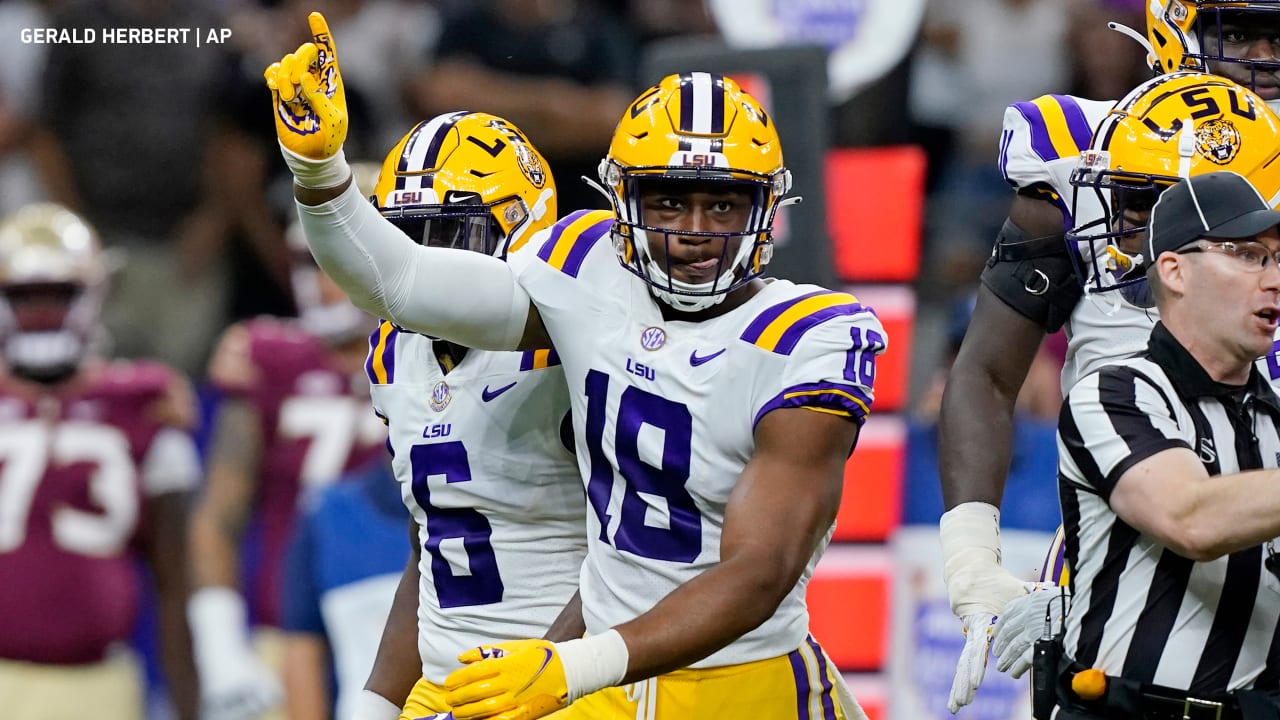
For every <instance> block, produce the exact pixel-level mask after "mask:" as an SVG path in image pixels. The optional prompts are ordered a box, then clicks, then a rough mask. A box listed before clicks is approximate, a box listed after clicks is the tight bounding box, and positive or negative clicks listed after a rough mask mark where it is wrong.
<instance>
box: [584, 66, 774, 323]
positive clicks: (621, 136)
mask: <svg viewBox="0 0 1280 720" xmlns="http://www.w3.org/2000/svg"><path fill="white" fill-rule="evenodd" d="M599 174H600V181H601V182H602V183H603V185H604V189H605V194H606V195H608V197H609V200H610V202H611V203H612V204H613V210H614V214H615V215H616V218H617V219H616V221H615V223H614V228H613V242H614V249H615V250H616V251H617V253H618V259H619V260H620V261H621V262H622V264H623V266H624V267H626V268H627V269H628V270H630V271H631V272H633V273H635V274H636V275H638V276H640V277H641V278H643V279H644V280H645V281H646V282H648V283H649V285H650V286H651V287H652V289H653V292H654V294H655V296H657V297H658V298H659V299H661V300H663V301H664V302H666V303H667V304H669V305H671V306H672V307H674V308H676V309H678V310H683V311H687V312H692V311H697V310H702V309H705V308H708V307H711V306H712V305H715V304H716V303H718V302H720V301H721V300H723V299H724V297H725V295H726V294H727V293H728V292H730V291H731V290H734V289H735V288H738V287H740V286H742V285H743V284H745V283H747V282H749V281H750V280H751V279H752V278H755V277H758V276H759V275H761V274H762V273H763V272H764V268H765V265H767V264H768V263H769V260H770V259H771V258H772V256H773V216H774V214H775V213H776V212H777V210H778V208H779V207H780V206H781V205H782V204H784V203H785V201H784V199H783V198H784V197H785V196H786V194H787V192H788V191H789V190H790V189H791V172H790V171H789V170H787V169H786V167H784V166H783V164H782V143H781V141H780V140H779V139H778V131H777V128H776V126H775V125H774V122H773V119H772V118H770V117H769V115H768V113H766V112H765V111H764V108H762V107H761V106H760V103H759V102H757V101H756V99H755V98H753V97H751V96H750V95H748V94H747V93H746V91H744V90H742V89H741V88H740V87H738V84H737V83H736V82H734V81H733V80H732V79H730V78H727V77H725V76H723V75H717V74H714V73H706V72H690V73H682V74H679V75H668V76H667V77H665V78H663V79H662V81H661V82H659V83H658V84H657V85H654V86H653V87H651V88H649V89H648V90H645V91H644V92H643V93H641V94H640V96H639V97H638V98H636V100H635V102H633V103H632V104H631V107H630V108H629V109H628V110H627V111H626V112H625V113H624V114H623V116H622V120H621V121H620V122H619V123H618V127H617V129H616V130H615V131H614V133H613V141H612V142H611V143H610V145H609V154H608V156H607V157H605V159H604V160H602V161H601V162H600V168H599ZM662 180H685V181H688V180H696V181H700V182H714V183H731V184H734V185H737V186H739V187H745V188H747V189H749V190H750V191H751V193H752V197H753V201H752V210H751V213H750V216H749V219H748V220H747V224H746V227H745V228H744V229H743V230H742V232H740V233H733V234H731V235H729V234H724V233H710V232H693V231H680V233H679V235H681V236H693V235H708V236H717V237H724V238H725V239H726V242H725V245H724V251H723V252H722V254H721V257H720V259H719V267H718V268H717V271H716V272H715V277H714V279H713V280H711V281H709V282H704V283H696V284H695V283H689V282H683V281H681V280H678V279H676V278H674V277H672V275H671V273H670V272H669V265H668V258H667V257H666V256H663V257H654V254H653V252H652V250H651V248H650V244H649V234H650V233H659V234H661V235H663V236H665V238H666V243H667V247H668V249H669V248H670V243H671V237H672V235H674V234H675V233H673V232H671V230H670V229H668V228H661V227H655V226H652V225H647V224H645V223H644V222H643V218H642V216H641V208H640V191H639V187H640V185H641V184H642V183H646V182H656V181H662ZM798 200H799V198H793V199H791V201H793V202H795V201H798Z"/></svg>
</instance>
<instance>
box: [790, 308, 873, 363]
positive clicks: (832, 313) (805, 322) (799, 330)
mask: <svg viewBox="0 0 1280 720" xmlns="http://www.w3.org/2000/svg"><path fill="white" fill-rule="evenodd" d="M860 312H869V313H871V314H872V315H875V311H874V310H872V309H871V308H869V307H867V306H866V305H863V304H861V303H856V302H852V303H844V304H842V305H832V306H831V307H828V308H823V309H821V310H819V311H817V312H815V313H811V314H809V315H805V316H804V317H802V318H800V319H799V320H797V321H796V322H795V323H794V324H792V326H791V327H789V328H787V329H786V331H784V332H783V333H782V337H780V338H778V344H777V345H776V346H775V347H774V348H773V351H774V352H776V353H778V354H779V355H790V354H791V351H792V350H794V349H795V348H796V345H798V344H799V343H800V338H801V337H802V336H804V334H805V333H806V332H808V331H809V330H810V329H812V328H814V327H817V326H818V325H821V324H822V323H824V322H826V321H828V320H830V319H832V318H838V317H841V316H842V315H857V314H858V313H860Z"/></svg>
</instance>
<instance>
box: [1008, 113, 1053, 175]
mask: <svg viewBox="0 0 1280 720" xmlns="http://www.w3.org/2000/svg"><path fill="white" fill-rule="evenodd" d="M1013 106H1014V107H1015V108H1017V109H1018V112H1020V113H1022V117H1023V118H1024V119H1025V120H1026V121H1027V124H1028V125H1030V126H1031V149H1032V150H1034V151H1035V153H1036V155H1039V156H1040V159H1041V160H1044V161H1045V162H1049V161H1050V160H1057V159H1058V153H1057V151H1055V150H1054V149H1053V141H1052V140H1050V139H1049V126H1048V125H1045V122H1044V114H1043V113H1041V112H1040V108H1038V107H1036V104H1035V103H1033V102H1020V103H1014V104H1013Z"/></svg>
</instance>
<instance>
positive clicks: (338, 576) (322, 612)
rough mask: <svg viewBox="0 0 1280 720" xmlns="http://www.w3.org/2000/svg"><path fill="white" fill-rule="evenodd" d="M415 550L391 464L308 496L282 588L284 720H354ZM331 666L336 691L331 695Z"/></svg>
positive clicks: (286, 567) (289, 556) (378, 465)
mask: <svg viewBox="0 0 1280 720" xmlns="http://www.w3.org/2000/svg"><path fill="white" fill-rule="evenodd" d="M412 542H414V540H413V538H412V537H411V536H410V518H409V513H408V512H407V511H406V510H405V506H404V502H403V501H402V500H401V499H400V484H399V483H397V482H396V479H395V476H394V475H393V474H392V473H391V466H390V462H389V460H386V459H384V461H383V462H378V463H373V464H372V465H371V466H370V467H369V468H368V469H367V470H365V471H363V472H360V473H357V474H355V475H353V476H351V477H350V478H343V479H342V481H339V482H338V483H337V484H335V485H333V486H330V487H327V488H325V489H323V490H321V491H320V492H319V494H318V495H316V496H313V497H311V498H309V501H308V507H307V509H306V510H305V511H304V512H303V513H302V515H301V517H299V518H298V521H297V523H296V524H295V527H294V533H293V539H292V540H291V541H290V543H289V552H288V556H287V559H286V560H285V568H284V577H285V582H284V584H283V586H282V590H283V591H284V597H283V598H282V599H281V608H282V610H281V627H282V629H283V630H284V633H285V635H284V643H285V644H284V657H285V665H284V667H285V670H284V687H285V707H286V708H287V710H288V715H289V717H290V718H292V719H294V720H312V719H313V718H322V717H329V716H330V715H332V717H334V718H336V720H352V718H353V717H354V713H355V707H354V703H355V701H356V696H357V695H359V693H360V690H361V689H362V688H363V687H364V684H365V680H367V679H368V678H369V671H370V670H372V669H373V659H374V657H375V656H376V655H377V653H378V641H379V639H380V638H381V637H382V628H383V626H384V625H385V624H386V622H387V615H388V614H389V613H390V611H391V601H392V599H393V598H394V597H395V592H396V587H397V586H398V585H399V584H400V576H401V574H402V573H403V571H404V566H405V563H407V562H410V559H409V553H410V550H411V549H412V548H411V544H412ZM415 590H416V588H415ZM331 665H332V670H333V674H334V679H335V680H336V681H337V688H336V693H335V692H333V691H332V690H331V689H330V688H329V676H330V669H331V668H330V666H331ZM335 695H336V696H337V700H336V702H335V701H334V696H335Z"/></svg>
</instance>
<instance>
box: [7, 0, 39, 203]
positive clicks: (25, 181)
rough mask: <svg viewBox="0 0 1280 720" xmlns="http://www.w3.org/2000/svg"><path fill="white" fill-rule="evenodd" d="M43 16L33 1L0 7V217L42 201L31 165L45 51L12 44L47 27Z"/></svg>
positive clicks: (18, 0)
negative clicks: (0, 39)
mask: <svg viewBox="0 0 1280 720" xmlns="http://www.w3.org/2000/svg"><path fill="white" fill-rule="evenodd" d="M48 25H49V20H48V13H47V12H45V9H44V8H43V7H42V6H41V5H40V3H39V2H36V0H12V1H11V2H6V3H0V28H6V32H5V35H6V37H8V38H9V42H6V43H2V44H0V215H8V214H9V213H11V212H13V211H15V210H17V209H18V208H20V207H22V206H23V205H26V204H28V203H31V202H35V201H37V200H42V199H46V193H45V192H44V190H43V188H42V187H41V184H40V180H39V179H38V178H37V177H36V174H35V170H34V168H33V165H32V160H31V153H32V151H33V148H32V147H31V146H32V145H33V144H34V143H35V142H36V138H37V134H36V133H35V127H34V125H35V122H36V119H37V114H38V113H39V110H40V80H41V77H42V74H43V72H44V63H45V57H46V56H47V55H48V50H49V46H48V45H45V44H41V43H24V42H16V40H18V38H17V37H15V36H16V35H17V33H18V31H19V29H20V28H39V27H48Z"/></svg>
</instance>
